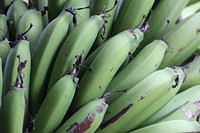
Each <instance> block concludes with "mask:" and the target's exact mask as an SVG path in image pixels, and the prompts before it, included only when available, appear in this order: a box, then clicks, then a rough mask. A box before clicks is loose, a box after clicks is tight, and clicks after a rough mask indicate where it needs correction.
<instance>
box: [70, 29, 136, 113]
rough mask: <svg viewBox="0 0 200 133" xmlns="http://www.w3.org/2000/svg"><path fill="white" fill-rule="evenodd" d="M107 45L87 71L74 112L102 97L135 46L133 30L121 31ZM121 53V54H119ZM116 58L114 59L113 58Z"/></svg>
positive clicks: (74, 104)
mask: <svg viewBox="0 0 200 133" xmlns="http://www.w3.org/2000/svg"><path fill="white" fill-rule="evenodd" d="M121 34H122V35H121V37H120V38H118V39H113V40H112V41H109V42H108V44H107V45H105V46H104V47H103V48H102V49H101V51H100V52H99V53H98V55H97V56H96V57H95V58H94V61H93V62H92V64H91V67H92V69H93V71H91V72H90V71H88V72H86V73H85V75H84V76H83V78H82V79H81V81H80V84H79V87H80V88H79V89H78V90H77V93H76V95H75V98H74V101H73V106H71V107H72V110H73V111H72V112H74V111H76V110H77V109H78V108H80V107H81V106H82V105H83V104H85V103H87V102H89V101H91V100H92V99H94V98H96V97H101V96H102V94H103V93H104V91H105V89H106V87H107V86H108V84H109V82H110V81H111V79H112V78H113V77H114V75H115V74H116V72H117V70H118V69H119V67H120V66H121V65H122V63H123V62H124V61H125V59H126V58H127V56H128V53H129V51H130V50H131V48H132V47H133V46H132V44H133V43H134V41H135V36H134V35H133V34H134V33H133V32H132V30H127V31H124V32H123V33H121ZM119 53H120V54H119ZM113 59H114V60H113Z"/></svg>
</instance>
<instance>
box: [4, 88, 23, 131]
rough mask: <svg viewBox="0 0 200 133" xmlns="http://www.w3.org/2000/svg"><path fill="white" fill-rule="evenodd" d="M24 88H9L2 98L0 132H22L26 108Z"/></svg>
mask: <svg viewBox="0 0 200 133" xmlns="http://www.w3.org/2000/svg"><path fill="white" fill-rule="evenodd" d="M25 95H26V94H25V90H24V89H22V88H14V87H12V88H10V90H9V92H8V93H7V94H6V96H5V97H4V99H3V103H2V106H1V111H0V132H1V133H22V132H23V124H24V115H25V108H26V100H25Z"/></svg>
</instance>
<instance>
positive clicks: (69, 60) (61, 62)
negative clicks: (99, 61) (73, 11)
mask: <svg viewBox="0 0 200 133" xmlns="http://www.w3.org/2000/svg"><path fill="white" fill-rule="evenodd" d="M103 24H104V19H103V17H102V16H101V15H94V16H91V17H90V18H89V19H87V20H85V21H84V22H82V23H81V24H80V25H78V26H77V27H75V28H74V29H73V30H72V31H71V33H70V34H69V35H68V37H67V38H66V40H65V42H64V43H63V46H62V48H61V50H60V51H59V54H58V56H57V57H56V61H55V63H54V67H53V70H52V73H51V78H50V81H49V84H48V88H49V89H50V88H51V87H52V86H53V84H54V83H55V82H56V81H58V80H59V79H60V78H61V77H62V76H63V75H64V74H65V72H66V71H69V70H70V69H71V68H72V66H73V64H74V62H75V58H74V56H76V55H79V54H81V53H84V54H83V57H82V58H83V60H84V59H85V57H86V56H87V54H88V52H89V50H90V48H91V47H92V44H93V43H94V41H95V39H96V37H97V34H98V32H99V30H100V29H101V27H102V26H103ZM77 35H78V36H77Z"/></svg>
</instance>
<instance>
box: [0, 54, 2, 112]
mask: <svg viewBox="0 0 200 133" xmlns="http://www.w3.org/2000/svg"><path fill="white" fill-rule="evenodd" d="M2 68H3V67H2V59H1V57H0V109H1V104H2V91H3V69H2Z"/></svg>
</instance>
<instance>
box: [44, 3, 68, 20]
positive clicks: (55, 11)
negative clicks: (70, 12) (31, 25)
mask: <svg viewBox="0 0 200 133" xmlns="http://www.w3.org/2000/svg"><path fill="white" fill-rule="evenodd" d="M67 1H68V0H48V2H47V3H48V12H49V13H48V17H49V21H52V20H53V19H55V18H56V17H57V16H58V15H59V13H60V12H61V11H62V9H63V7H64V6H65V3H66V2H67Z"/></svg>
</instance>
